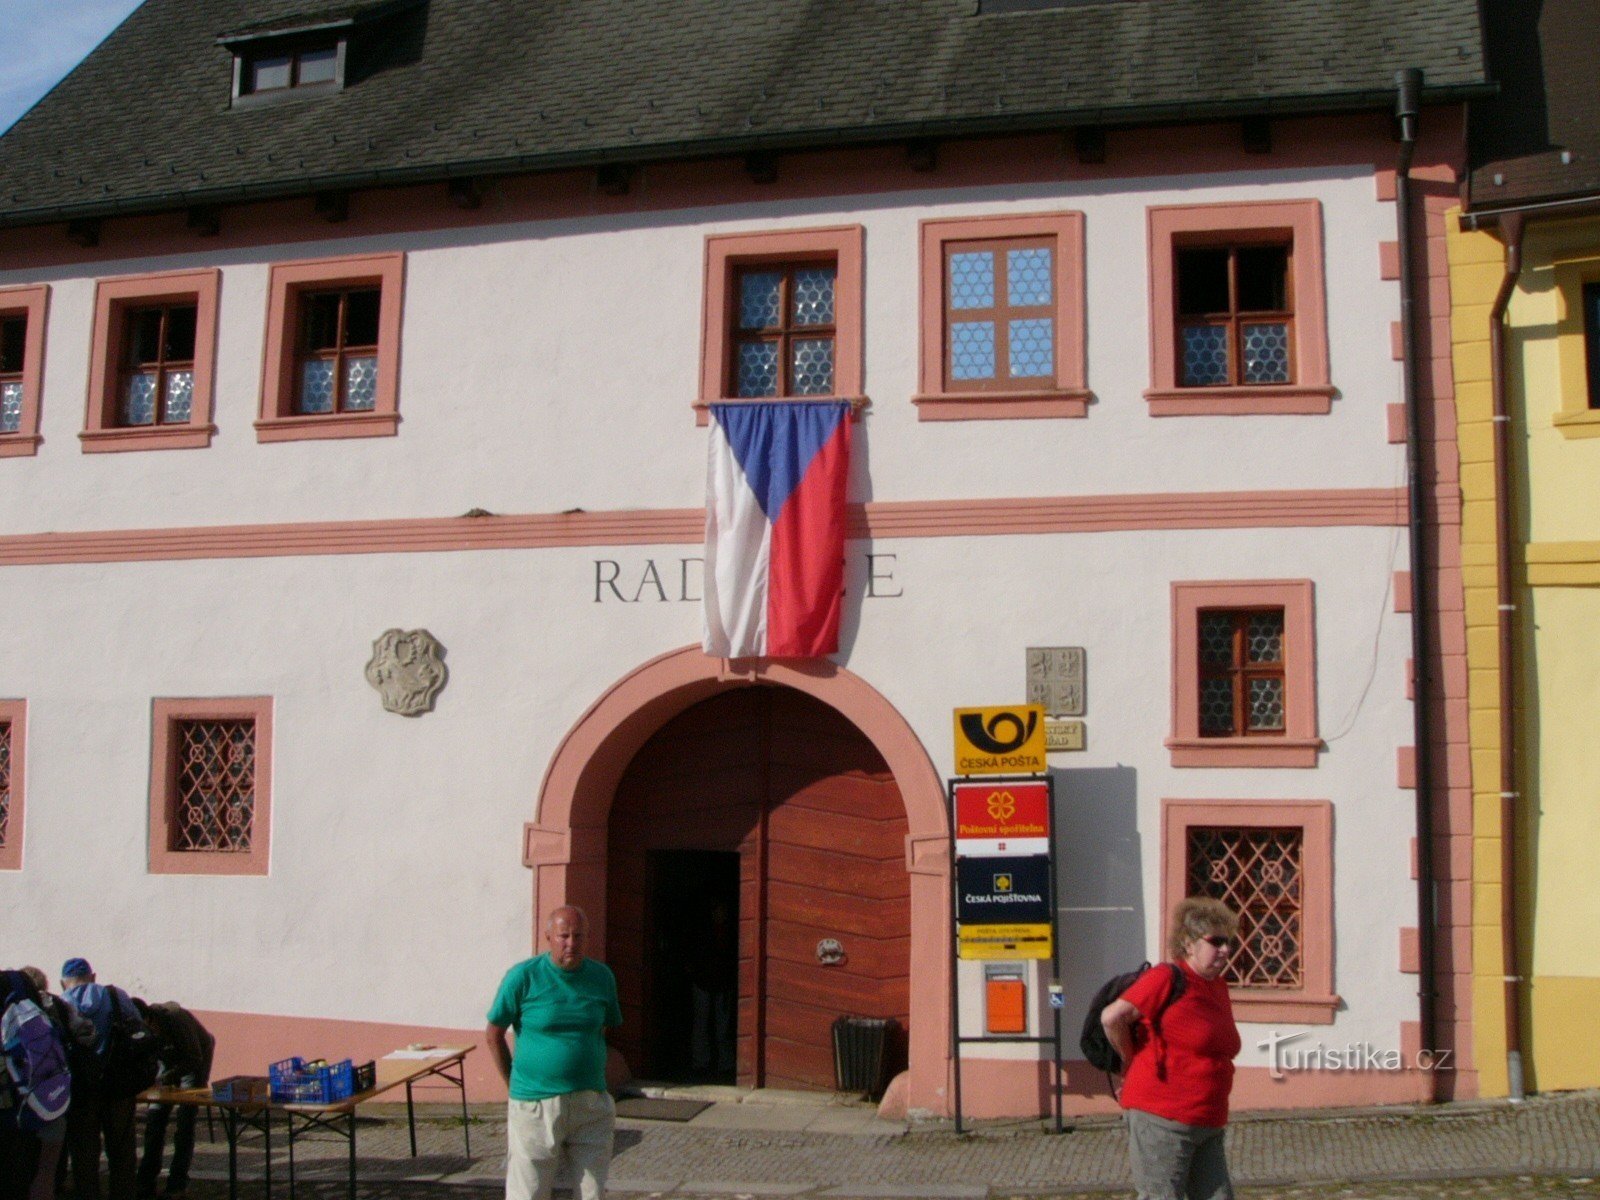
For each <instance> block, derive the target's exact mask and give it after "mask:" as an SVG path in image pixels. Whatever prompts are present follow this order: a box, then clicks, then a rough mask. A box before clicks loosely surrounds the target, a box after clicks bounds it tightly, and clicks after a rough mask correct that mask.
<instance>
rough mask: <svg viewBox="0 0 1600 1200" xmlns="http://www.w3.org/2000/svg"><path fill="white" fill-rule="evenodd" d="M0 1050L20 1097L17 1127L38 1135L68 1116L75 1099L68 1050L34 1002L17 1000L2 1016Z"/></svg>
mask: <svg viewBox="0 0 1600 1200" xmlns="http://www.w3.org/2000/svg"><path fill="white" fill-rule="evenodd" d="M0 1048H3V1049H4V1051H5V1060H6V1074H7V1075H8V1076H9V1077H10V1081H11V1086H12V1088H13V1090H14V1091H15V1092H16V1096H17V1125H18V1126H19V1127H20V1128H21V1129H22V1130H23V1131H24V1132H27V1133H37V1132H38V1131H39V1130H40V1129H42V1128H44V1127H45V1126H46V1125H48V1124H49V1123H50V1122H51V1121H55V1120H58V1119H59V1118H61V1117H63V1116H65V1115H66V1112H67V1105H68V1103H69V1102H70V1100H71V1098H72V1076H71V1074H69V1073H68V1071H67V1048H66V1045H65V1043H64V1042H62V1040H61V1033H60V1031H59V1030H58V1029H56V1026H55V1022H54V1021H52V1020H51V1019H50V1018H49V1017H48V1016H46V1015H45V1013H44V1011H43V1010H42V1009H41V1008H40V1007H39V1006H38V1005H37V1004H35V1003H34V1002H33V1001H32V1000H26V999H17V1000H15V1001H13V1002H12V1004H11V1006H10V1007H9V1008H7V1009H6V1011H5V1015H4V1016H0Z"/></svg>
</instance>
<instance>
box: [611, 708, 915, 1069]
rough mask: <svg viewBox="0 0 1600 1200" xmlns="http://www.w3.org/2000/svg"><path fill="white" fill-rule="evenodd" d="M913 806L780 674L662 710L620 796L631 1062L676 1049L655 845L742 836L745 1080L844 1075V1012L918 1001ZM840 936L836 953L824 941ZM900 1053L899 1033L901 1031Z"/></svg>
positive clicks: (893, 1013)
mask: <svg viewBox="0 0 1600 1200" xmlns="http://www.w3.org/2000/svg"><path fill="white" fill-rule="evenodd" d="M905 835H906V819H905V809H904V806H903V804H902V802H901V799H900V794H899V789H898V788H897V787H896V786H895V784H894V781H893V779H892V778H891V776H890V774H889V771H888V768H887V767H886V766H885V765H884V762H883V759H882V758H881V757H880V756H879V755H878V753H877V752H876V750H874V749H873V747H872V745H871V743H870V742H868V741H867V740H866V738H864V737H863V736H862V735H861V734H860V732H859V731H857V730H856V729H855V727H854V726H852V725H851V724H850V723H849V722H848V721H846V720H845V719H844V718H843V717H841V716H840V715H839V714H838V713H837V712H835V711H834V710H833V709H830V708H828V707H827V706H826V705H823V704H821V703H820V702H818V701H815V700H812V699H810V698H809V697H807V696H804V695H802V694H800V693H798V692H793V691H789V690H787V689H782V688H766V687H752V688H742V689H738V690H735V691H731V692H726V693H723V694H722V695H719V696H716V697H713V698H712V699H710V700H707V701H704V702H702V703H701V704H698V705H695V706H694V707H692V708H690V709H688V710H687V711H685V712H684V713H682V714H680V715H679V716H678V717H676V718H674V719H673V720H672V721H670V722H668V723H667V724H666V725H665V726H663V727H662V728H661V729H660V730H659V731H658V732H657V733H656V735H655V736H654V737H652V738H651V739H650V741H649V742H647V743H646V744H645V746H644V747H643V748H641V750H640V751H639V753H638V754H637V755H636V756H635V758H634V760H633V762H632V763H631V764H630V765H629V767H628V770H627V771H626V772H625V774H624V776H623V779H622V781H621V782H620V783H619V785H618V787H617V794H616V799H615V802H614V804H613V807H612V811H611V820H610V830H609V842H610V860H609V865H608V871H607V878H608V880H609V884H608V900H607V922H608V927H607V946H608V956H609V958H610V962H611V966H612V969H613V970H615V971H616V973H617V983H618V987H619V990H620V992H621V997H622V1006H623V1019H624V1022H625V1024H624V1028H623V1030H622V1032H621V1036H620V1037H619V1038H618V1048H619V1049H621V1050H622V1052H623V1054H624V1055H625V1056H626V1057H627V1059H628V1061H629V1063H630V1064H631V1065H632V1066H633V1067H634V1069H635V1071H636V1072H638V1073H639V1074H641V1075H642V1076H645V1077H650V1070H651V1067H652V1065H653V1064H656V1063H659V1062H661V1061H663V1059H664V1056H663V1054H662V1053H661V1052H660V1049H659V1043H660V1041H661V1039H663V1038H666V1037H671V1036H675V1035H674V1033H673V1031H672V1030H670V1029H667V1028H662V1027H661V1013H662V1012H663V1011H665V1010H666V1009H667V1008H668V1007H669V1006H667V1005H665V1004H664V1003H663V1004H660V1005H657V1004H655V1003H653V1001H654V999H655V997H654V996H653V989H660V988H663V987H665V986H666V984H667V981H665V980H662V979H659V978H653V976H655V975H657V974H658V972H659V967H656V968H652V966H651V955H650V953H648V952H647V951H648V948H650V947H652V946H654V945H655V942H654V941H653V940H652V939H654V938H655V937H656V935H657V930H656V928H655V923H654V922H653V920H652V914H651V911H650V910H651V903H650V899H649V897H650V882H649V881H650V856H651V853H652V852H653V851H660V850H708V851H728V850H733V851H737V852H738V854H739V861H740V888H739V933H740V937H739V945H740V955H739V957H740V962H739V1003H738V1066H737V1078H738V1082H739V1083H740V1084H741V1085H743V1086H757V1087H787V1088H820V1089H831V1088H832V1087H833V1083H834V1078H833V1050H832V1025H833V1021H834V1019H835V1018H836V1017H839V1016H843V1015H852V1016H869V1017H892V1018H895V1019H896V1020H897V1021H898V1022H899V1024H900V1028H901V1030H902V1038H903V1030H904V1027H905V1023H906V1020H907V1015H908V1011H909V1007H910V1003H909V994H908V992H909V961H910V887H909V881H908V879H907V876H906V870H905ZM825 939H832V940H833V941H836V942H838V943H839V944H840V945H841V946H842V947H843V950H844V958H843V961H840V962H837V963H831V964H825V963H823V962H821V961H819V959H818V956H817V948H818V943H819V942H822V941H824V940H825ZM896 1048H899V1049H901V1051H902V1052H903V1040H902V1041H900V1042H899V1043H897V1047H896Z"/></svg>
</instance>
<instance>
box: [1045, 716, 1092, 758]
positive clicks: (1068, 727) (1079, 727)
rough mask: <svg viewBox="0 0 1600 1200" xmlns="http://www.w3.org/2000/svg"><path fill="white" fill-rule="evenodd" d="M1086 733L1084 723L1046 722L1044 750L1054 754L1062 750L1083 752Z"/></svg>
mask: <svg viewBox="0 0 1600 1200" xmlns="http://www.w3.org/2000/svg"><path fill="white" fill-rule="evenodd" d="M1084 744H1085V732H1084V726H1083V722H1082V721H1046V722H1045V723H1044V748H1045V750H1046V751H1047V752H1048V753H1051V754H1054V753H1057V752H1059V751H1062V750H1082V749H1083V748H1084Z"/></svg>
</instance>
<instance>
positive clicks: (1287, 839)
mask: <svg viewBox="0 0 1600 1200" xmlns="http://www.w3.org/2000/svg"><path fill="white" fill-rule="evenodd" d="M1304 837H1305V832H1304V830H1302V829H1299V828H1289V829H1256V828H1251V829H1232V828H1214V827H1210V828H1208V827H1204V826H1195V827H1191V828H1190V830H1189V833H1188V852H1187V856H1186V858H1187V864H1188V870H1187V872H1186V874H1187V882H1188V888H1187V894H1188V895H1191V896H1210V897H1211V898H1213V899H1215V900H1220V901H1222V902H1223V903H1224V904H1226V905H1227V906H1228V907H1229V908H1231V909H1233V911H1234V912H1236V913H1238V914H1239V948H1238V949H1237V950H1236V951H1235V952H1234V954H1233V958H1232V960H1231V961H1230V962H1229V964H1228V969H1227V971H1226V973H1225V974H1224V976H1223V977H1224V978H1225V979H1226V980H1227V981H1228V983H1229V984H1231V985H1232V986H1234V987H1246V988H1277V989H1298V988H1302V987H1304V986H1305V966H1304V960H1303V956H1302V953H1301V950H1302V946H1303V941H1302V916H1303V914H1304V911H1305V897H1304V894H1303V893H1304V879H1305V875H1304V871H1303V869H1302V868H1303V861H1304V856H1303V846H1304Z"/></svg>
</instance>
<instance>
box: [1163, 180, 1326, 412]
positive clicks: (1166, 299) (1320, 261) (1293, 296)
mask: <svg viewBox="0 0 1600 1200" xmlns="http://www.w3.org/2000/svg"><path fill="white" fill-rule="evenodd" d="M1146 221H1147V235H1148V245H1149V269H1150V295H1149V302H1150V387H1149V388H1148V389H1146V391H1145V393H1144V397H1145V401H1146V403H1147V406H1148V411H1149V412H1150V415H1151V416H1157V417H1168V416H1245V415H1268V414H1300V415H1316V414H1325V413H1328V412H1331V411H1332V407H1333V395H1334V391H1335V389H1334V387H1333V385H1332V384H1331V382H1330V381H1329V373H1328V315H1327V301H1326V286H1325V282H1324V252H1323V236H1322V205H1321V202H1320V201H1317V200H1264V201H1259V202H1242V203H1226V204H1196V205H1163V206H1157V207H1153V208H1151V209H1149V210H1148V212H1147V214H1146ZM1271 244H1283V245H1287V246H1289V248H1290V251H1289V253H1290V271H1289V274H1290V279H1289V285H1290V289H1291V290H1290V307H1291V309H1292V310H1293V322H1292V326H1291V329H1290V338H1289V343H1290V351H1289V354H1290V361H1291V363H1292V364H1293V370H1294V381H1293V382H1292V383H1261V384H1227V385H1217V386H1210V387H1186V386H1183V384H1182V382H1181V371H1180V367H1181V363H1180V359H1179V356H1178V352H1177V348H1178V340H1179V338H1178V330H1179V324H1180V319H1179V316H1178V311H1177V309H1178V292H1177V275H1178V264H1177V255H1178V251H1179V250H1180V249H1189V248H1205V247H1228V246H1247V245H1271ZM1234 361H1235V362H1237V358H1235V360H1234Z"/></svg>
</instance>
